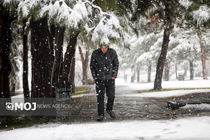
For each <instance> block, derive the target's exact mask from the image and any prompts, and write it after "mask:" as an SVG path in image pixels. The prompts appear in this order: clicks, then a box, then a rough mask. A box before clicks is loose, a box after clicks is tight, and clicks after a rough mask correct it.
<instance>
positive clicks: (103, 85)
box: [95, 79, 115, 115]
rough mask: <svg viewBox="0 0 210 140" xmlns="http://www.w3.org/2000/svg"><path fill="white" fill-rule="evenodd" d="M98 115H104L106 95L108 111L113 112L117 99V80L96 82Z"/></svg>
mask: <svg viewBox="0 0 210 140" xmlns="http://www.w3.org/2000/svg"><path fill="white" fill-rule="evenodd" d="M95 82H96V95H97V103H98V115H104V94H105V92H106V95H107V104H106V110H108V111H112V109H113V104H114V98H115V80H114V79H110V80H96V81H95Z"/></svg>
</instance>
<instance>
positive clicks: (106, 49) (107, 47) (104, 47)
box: [101, 44, 109, 53]
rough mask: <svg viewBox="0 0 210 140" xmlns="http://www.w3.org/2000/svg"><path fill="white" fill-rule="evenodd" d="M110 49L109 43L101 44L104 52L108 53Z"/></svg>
mask: <svg viewBox="0 0 210 140" xmlns="http://www.w3.org/2000/svg"><path fill="white" fill-rule="evenodd" d="M108 49H109V46H108V45H106V44H103V45H101V51H102V52H103V53H106V52H107V51H108Z"/></svg>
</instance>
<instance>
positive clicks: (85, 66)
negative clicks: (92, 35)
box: [79, 46, 90, 85]
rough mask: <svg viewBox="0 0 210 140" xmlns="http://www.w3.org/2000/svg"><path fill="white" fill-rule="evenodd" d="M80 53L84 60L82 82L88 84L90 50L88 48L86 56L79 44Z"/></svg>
mask: <svg viewBox="0 0 210 140" xmlns="http://www.w3.org/2000/svg"><path fill="white" fill-rule="evenodd" d="M79 53H80V56H81V61H82V84H83V85H86V84H88V73H87V71H88V63H89V55H90V53H89V50H86V53H85V57H84V54H83V52H82V48H81V47H80V46H79Z"/></svg>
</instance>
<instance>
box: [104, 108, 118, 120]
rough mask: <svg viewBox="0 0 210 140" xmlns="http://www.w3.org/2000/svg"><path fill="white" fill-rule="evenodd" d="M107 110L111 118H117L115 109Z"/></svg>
mask: <svg viewBox="0 0 210 140" xmlns="http://www.w3.org/2000/svg"><path fill="white" fill-rule="evenodd" d="M106 112H107V113H108V114H109V116H110V117H111V118H113V119H115V118H116V115H115V113H114V112H113V111H110V110H107V111H106Z"/></svg>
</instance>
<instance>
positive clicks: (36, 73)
mask: <svg viewBox="0 0 210 140" xmlns="http://www.w3.org/2000/svg"><path fill="white" fill-rule="evenodd" d="M30 27H31V54H32V81H31V82H32V84H31V85H32V88H31V90H32V94H31V95H32V97H51V96H52V94H51V83H50V82H51V71H52V63H53V55H52V47H51V45H50V41H49V38H50V36H49V29H48V24H47V18H46V17H44V18H41V19H39V20H37V21H34V20H31V25H30Z"/></svg>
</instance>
